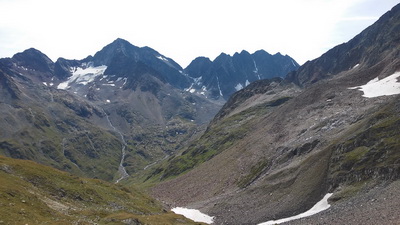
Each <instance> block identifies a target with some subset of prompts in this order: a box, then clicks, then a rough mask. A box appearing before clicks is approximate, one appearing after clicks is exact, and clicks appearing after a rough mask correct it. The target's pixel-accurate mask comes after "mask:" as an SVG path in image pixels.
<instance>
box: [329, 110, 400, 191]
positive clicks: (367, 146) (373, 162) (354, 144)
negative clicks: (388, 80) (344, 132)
mask: <svg viewBox="0 0 400 225" xmlns="http://www.w3.org/2000/svg"><path fill="white" fill-rule="evenodd" d="M395 108H396V107H394V105H388V106H386V107H385V108H383V109H381V110H380V111H379V112H377V113H375V114H373V115H371V116H370V117H368V118H366V119H364V120H363V121H361V122H360V123H359V124H356V125H355V128H354V129H355V133H354V134H353V135H351V136H350V137H348V138H347V139H345V140H344V141H341V142H340V143H338V144H336V145H335V146H334V147H333V149H335V151H334V153H333V157H332V159H333V161H332V163H331V176H332V182H333V183H334V184H336V185H337V184H338V183H342V182H346V183H349V184H351V183H354V182H358V181H361V180H368V179H371V178H378V179H383V180H393V179H397V178H398V177H399V174H398V171H399V168H400V151H399V149H400V129H399V127H400V118H399V116H398V112H397V111H396V110H395Z"/></svg>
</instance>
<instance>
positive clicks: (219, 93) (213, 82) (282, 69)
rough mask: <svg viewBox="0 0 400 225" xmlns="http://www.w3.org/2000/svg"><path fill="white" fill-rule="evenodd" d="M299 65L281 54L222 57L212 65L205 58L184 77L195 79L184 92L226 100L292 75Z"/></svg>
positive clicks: (261, 53) (257, 53)
mask: <svg viewBox="0 0 400 225" xmlns="http://www.w3.org/2000/svg"><path fill="white" fill-rule="evenodd" d="M298 67H299V64H298V63H297V62H296V61H295V60H294V59H292V58H291V57H290V56H287V55H285V56H283V55H281V54H280V53H277V54H275V55H270V54H269V53H267V52H266V51H264V50H259V51H256V52H255V53H253V54H250V53H249V52H247V51H242V52H240V53H235V54H234V55H233V56H230V55H227V54H224V53H222V54H221V55H219V56H218V57H217V58H216V59H215V60H214V61H211V60H210V59H208V58H205V57H199V58H196V59H195V60H193V61H192V62H191V63H190V64H189V65H188V66H187V67H186V68H185V70H184V71H185V73H186V74H187V75H188V76H190V77H193V78H195V82H193V83H192V85H191V86H190V87H189V88H188V89H187V90H189V91H192V92H198V93H203V94H204V93H206V91H208V95H209V96H210V97H212V98H220V97H222V98H224V99H228V98H229V96H231V95H232V94H233V93H234V92H236V91H239V90H241V89H243V88H244V87H246V86H247V85H249V84H250V83H251V82H253V81H256V80H261V79H268V78H273V77H285V75H286V74H287V73H289V72H291V71H295V70H296V69H297V68H298Z"/></svg>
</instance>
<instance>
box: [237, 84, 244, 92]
mask: <svg viewBox="0 0 400 225" xmlns="http://www.w3.org/2000/svg"><path fill="white" fill-rule="evenodd" d="M235 89H236V91H240V90H242V89H243V85H242V84H241V83H238V84H237V85H236V86H235Z"/></svg>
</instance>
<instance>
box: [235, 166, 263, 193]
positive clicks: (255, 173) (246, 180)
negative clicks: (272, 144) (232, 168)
mask: <svg viewBox="0 0 400 225" xmlns="http://www.w3.org/2000/svg"><path fill="white" fill-rule="evenodd" d="M268 164H269V162H268V161H266V160H262V161H260V162H258V163H257V164H256V165H254V166H253V167H252V168H251V170H250V173H249V174H248V175H246V176H245V177H243V178H242V179H241V180H240V181H239V182H238V186H239V187H240V188H245V187H247V186H248V185H250V184H251V183H252V182H253V181H254V180H256V179H257V178H258V177H259V176H260V175H261V174H262V172H263V171H264V170H265V169H266V168H267V166H268Z"/></svg>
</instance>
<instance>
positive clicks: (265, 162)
mask: <svg viewBox="0 0 400 225" xmlns="http://www.w3.org/2000/svg"><path fill="white" fill-rule="evenodd" d="M399 30H400V5H397V6H395V7H394V8H393V9H391V10H390V11H388V12H387V13H385V14H384V15H383V16H382V17H380V19H379V20H378V21H376V22H375V23H374V24H373V25H371V26H370V27H368V28H367V29H365V30H364V31H362V32H361V33H360V34H358V35H357V36H355V37H354V38H352V39H351V40H349V41H348V42H346V43H343V44H341V45H338V46H336V47H334V48H332V49H330V50H328V51H327V52H326V53H324V54H323V55H321V56H320V57H319V58H316V59H314V60H312V61H307V62H306V63H304V64H303V65H301V66H300V65H299V64H298V63H297V62H296V61H295V60H294V59H293V58H291V57H290V56H288V55H282V54H281V53H277V54H274V55H271V54H269V53H268V52H266V51H264V50H259V51H256V52H254V53H252V54H251V53H249V52H247V51H245V50H243V51H241V52H240V53H235V54H234V55H232V56H231V55H228V54H225V53H221V54H220V55H219V56H218V57H217V58H216V59H215V60H213V61H212V60H210V59H208V58H206V57H198V58H196V59H194V60H193V61H192V63H190V64H189V65H188V66H187V67H186V68H182V67H181V66H180V65H179V64H178V63H176V62H175V61H174V60H173V59H171V58H169V57H167V56H165V55H163V54H161V53H159V52H157V51H156V50H154V49H152V48H150V47H137V46H135V45H132V44H131V43H129V42H128V41H126V40H124V39H120V38H118V39H116V40H114V41H113V42H112V43H110V44H108V45H106V46H105V47H104V48H102V49H101V50H99V51H98V52H96V53H95V54H94V55H93V56H88V57H86V58H84V59H81V60H76V59H74V60H69V59H64V58H59V59H57V60H56V61H55V62H53V61H52V60H51V59H50V58H48V57H47V56H46V55H45V54H44V53H42V52H40V51H39V50H37V49H34V48H30V49H27V50H25V51H23V52H20V53H17V54H15V55H14V56H13V57H11V58H3V59H0V127H2V129H1V130H0V155H1V156H0V179H1V182H0V183H2V185H1V187H0V189H1V190H0V224H1V223H4V224H21V223H24V224H25V223H27V224H28V223H29V224H46V223H47V224H199V223H208V224H210V223H212V224H275V223H285V224H286V223H287V224H397V223H398V222H399V221H400V216H399V215H400V213H398V208H399V207H400V205H399V203H398V201H397V199H398V198H399V197H400V193H399V190H400V189H399V178H400V153H399V150H400V117H399V115H400V102H399V98H400V85H399V84H400V57H399V56H400V42H399V40H400V32H399ZM187 209H193V210H195V211H190V210H189V211H188V210H187ZM173 212H175V213H176V214H175V213H173ZM317 212H318V213H317ZM185 213H189V214H194V218H202V220H199V222H194V221H192V220H190V219H187V218H185V217H183V216H181V215H178V214H185ZM315 213H317V214H315ZM306 215H307V217H305V216H306Z"/></svg>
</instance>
